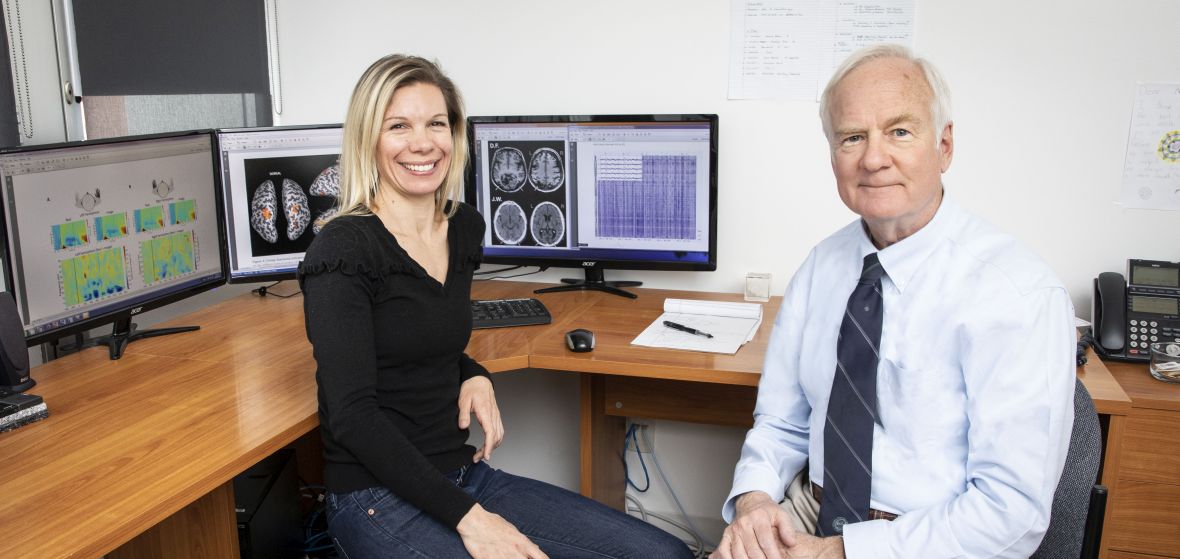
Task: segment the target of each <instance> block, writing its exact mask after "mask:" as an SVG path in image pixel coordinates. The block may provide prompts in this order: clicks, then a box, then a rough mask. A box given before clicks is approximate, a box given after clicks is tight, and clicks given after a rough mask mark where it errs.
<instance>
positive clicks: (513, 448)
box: [278, 0, 1180, 519]
mask: <svg viewBox="0 0 1180 559" xmlns="http://www.w3.org/2000/svg"><path fill="white" fill-rule="evenodd" d="M1177 21H1180V3H1177V2H1175V1H1172V0H1127V1H1124V2H1119V3H1115V2H1103V1H1098V0H1079V1H1071V2H1065V1H1042V2H1029V1H1015V0H995V1H991V2H965V1H958V0H955V1H947V0H941V1H936V0H919V1H918V4H917V19H916V28H915V37H916V39H915V45H916V48H917V51H918V52H919V54H921V55H923V56H925V57H927V58H929V59H930V60H932V61H933V62H934V63H935V64H936V65H938V66H939V67H940V68H941V69H942V70H943V72H944V73H945V75H946V77H947V79H948V81H949V83H950V86H951V89H952V91H953V93H954V121H955V131H956V138H957V140H958V142H957V146H956V147H957V149H956V158H955V161H954V165H953V166H952V167H951V171H950V172H949V173H948V174H947V175H946V177H945V182H946V185H947V189H948V190H949V191H950V192H951V193H952V194H953V195H954V196H956V197H957V198H958V199H959V200H960V201H961V202H962V204H963V205H965V206H966V207H968V208H971V209H973V210H975V211H976V212H978V213H980V214H982V215H984V216H985V217H987V218H988V219H990V220H992V221H993V222H995V223H996V224H998V225H999V226H1000V227H1002V228H1004V229H1006V230H1008V231H1010V232H1012V233H1013V234H1015V235H1016V236H1018V237H1019V238H1021V239H1023V240H1024V241H1025V242H1026V243H1028V244H1029V245H1030V246H1031V247H1032V248H1033V249H1034V250H1035V251H1036V252H1038V253H1039V254H1041V255H1042V256H1043V257H1044V258H1045V260H1046V261H1048V262H1049V264H1050V266H1052V268H1053V269H1054V270H1055V271H1056V272H1057V274H1058V275H1059V276H1060V277H1061V279H1062V280H1063V281H1064V282H1065V284H1066V286H1067V287H1068V288H1069V290H1070V292H1071V293H1072V294H1073V299H1074V303H1075V305H1076V306H1077V307H1078V309H1079V311H1078V312H1079V314H1080V315H1082V316H1088V314H1089V310H1088V309H1089V300H1090V293H1089V291H1090V283H1089V282H1090V280H1091V278H1093V277H1094V276H1095V275H1097V274H1098V273H1099V272H1102V271H1106V270H1123V269H1124V267H1125V262H1126V259H1127V258H1128V257H1135V258H1150V259H1160V260H1172V261H1176V260H1180V214H1178V213H1176V212H1158V211H1144V210H1124V209H1121V208H1120V207H1119V206H1118V205H1117V204H1116V201H1117V198H1118V193H1119V188H1120V180H1121V173H1122V166H1123V158H1124V150H1125V146H1126V138H1127V130H1128V125H1129V118H1130V114H1131V107H1132V103H1133V101H1134V95H1135V91H1136V82H1137V81H1156V80H1158V81H1171V82H1180V62H1177V58H1176V56H1175V54H1174V52H1175V48H1174V47H1175V37H1176V31H1175V29H1176V27H1175V26H1176V22H1177ZM278 22H279V38H280V41H279V43H280V45H281V47H280V49H279V54H280V57H281V65H282V94H283V100H284V102H283V106H284V114H283V115H282V116H281V119H282V122H283V123H284V124H298V123H312V122H338V121H340V120H341V119H342V118H343V114H344V109H345V105H346V102H347V98H348V94H349V92H350V91H351V88H352V86H353V84H354V83H355V80H356V78H357V77H358V76H359V74H360V73H361V71H363V70H364V68H365V67H366V66H367V65H368V64H369V63H371V62H372V61H373V60H375V59H376V58H378V57H379V56H382V55H384V54H387V53H391V52H407V53H414V54H420V55H423V56H427V57H435V58H437V59H438V60H439V61H440V62H441V63H442V64H443V66H444V67H445V69H446V70H447V71H448V72H449V73H450V74H451V76H452V77H453V78H454V79H455V81H456V82H457V83H458V84H459V86H460V87H461V88H462V90H463V91H464V94H465V96H466V98H467V107H468V111H469V113H470V114H549V113H556V114H566V113H574V114H577V113H651V112H713V113H717V114H719V115H720V120H721V146H720V162H719V169H720V196H721V198H720V216H719V230H720V241H719V243H718V244H719V251H720V257H719V267H718V270H717V271H716V272H713V273H651V272H643V273H624V272H614V273H611V274H610V275H611V277H612V278H615V279H624V278H637V279H642V280H643V281H645V282H647V285H649V286H656V287H670V288H681V289H693V290H711V291H732V292H736V291H740V289H741V286H742V278H743V277H744V275H745V273H746V272H748V271H769V272H772V273H773V274H774V280H773V287H772V289H773V291H774V292H775V293H781V291H782V290H783V289H784V288H785V286H786V282H787V280H788V279H789V277H790V275H791V273H792V272H793V271H794V269H795V267H796V266H798V264H799V262H800V261H801V260H802V259H803V258H804V257H805V256H806V254H807V251H808V250H809V249H810V247H811V246H812V245H813V244H815V243H816V242H817V241H819V240H820V239H822V238H823V237H824V236H826V235H827V234H828V233H830V232H831V231H833V230H835V229H836V228H838V227H839V226H840V225H842V224H844V223H846V222H847V221H849V220H850V219H852V217H853V216H852V214H850V213H849V212H848V210H846V209H845V208H844V207H843V206H842V205H841V203H840V202H839V199H838V198H837V197H836V195H835V190H834V188H833V180H832V176H831V171H830V167H829V163H828V154H827V149H826V144H825V142H824V139H823V137H822V134H821V132H820V127H819V119H818V118H817V116H816V105H815V103H810V102H784V101H771V100H765V101H761V100H759V101H729V100H727V99H726V93H727V92H726V89H727V77H728V72H729V68H728V48H729V3H728V2H726V1H719V0H643V1H635V0H629V1H622V0H600V1H598V2H577V3H575V2H554V1H537V0H534V1H526V0H500V1H497V2H486V1H476V0H463V1H457V0H452V1H448V2H435V3H427V2H413V3H411V2H394V1H388V0H367V1H352V2H327V1H323V0H321V1H314V0H291V1H284V2H280V3H279V10H278ZM571 273H572V272H571V271H567V272H566V273H565V274H562V273H561V272H552V271H551V272H548V273H547V274H545V275H543V276H540V278H541V279H548V280H552V279H554V278H557V277H561V276H562V275H570V274H571ZM576 273H577V274H580V272H576ZM514 374H516V373H514ZM519 375H521V376H519V377H503V378H502V379H501V378H500V377H498V382H499V387H500V388H499V391H500V395H501V398H502V400H503V401H504V403H505V409H506V410H507V414H508V421H509V422H510V424H512V423H515V422H522V425H527V427H523V428H520V429H515V430H514V429H511V428H510V430H509V442H508V443H507V444H506V446H505V448H504V449H502V451H501V454H500V455H498V456H497V462H499V463H500V465H507V466H506V467H508V468H509V469H515V468H514V466H519V470H523V472H522V473H528V474H532V475H536V476H537V477H541V478H543V479H549V480H550V481H554V482H555V483H559V484H561V485H566V486H567V487H573V486H572V485H569V484H570V483H572V480H573V479H574V478H572V477H571V476H572V475H573V474H572V473H571V472H576V467H577V462H576V453H574V451H573V450H572V447H570V446H569V442H568V441H569V439H570V438H571V437H576V426H577V423H576V416H575V415H571V414H576V407H567V408H564V409H558V408H555V407H552V406H542V405H540V403H539V402H542V401H544V400H545V399H548V398H554V397H555V396H554V395H553V394H554V393H557V396H556V398H559V399H563V401H564V400H569V399H571V398H573V397H574V396H573V395H576V386H577V385H576V383H575V382H572V381H568V380H561V381H557V380H549V379H548V378H547V377H545V376H544V373H538V372H528V373H519ZM563 378H564V377H563ZM522 379H524V380H522ZM537 383H540V386H541V389H540V390H541V391H542V393H538V392H537V390H538V388H537V386H538V384H537ZM538 406H540V407H538ZM571 410H573V411H571ZM534 414H536V415H534ZM537 416H541V417H544V418H546V419H547V420H552V421H547V422H548V423H549V424H550V426H549V427H546V430H545V431H544V432H541V431H538V430H537V429H540V427H539V425H541V424H542V423H546V422H542V421H535V418H536V417H537ZM571 417H574V418H575V419H573V420H571V419H570V418H571ZM554 429H556V430H557V431H554V432H550V431H552V430H554ZM513 431H515V432H513ZM666 433H671V434H670V435H669V436H665V434H666ZM521 435H523V437H522V438H524V439H525V442H524V443H521V441H520V440H519V439H518V438H516V437H519V436H521ZM741 435H742V433H741V431H740V430H736V429H721V428H714V429H706V428H701V427H698V426H686V425H678V424H674V423H667V422H664V423H660V425H659V426H658V428H657V433H656V436H657V439H658V442H657V443H656V447H657V452H659V453H660V456H661V457H662V458H663V462H664V466H665V467H666V469H667V470H668V473H669V475H670V477H672V478H673V483H674V484H675V485H676V486H677V487H678V488H680V489H679V490H678V491H680V492H682V497H683V498H684V500H685V501H686V506H687V507H688V508H689V509H690V513H692V514H694V515H699V516H701V517H713V518H714V519H715V518H716V517H717V516H718V515H717V510H718V508H719V507H720V499H721V498H722V497H723V496H724V494H725V491H726V490H727V488H728V484H729V476H730V473H731V471H732V465H733V463H734V462H735V461H736V458H737V451H738V448H739V445H740V440H741ZM555 445H556V446H555ZM554 448H562V449H565V451H562V452H554V451H553V449H554ZM702 450H705V451H703V452H702ZM567 451H568V452H569V453H571V454H569V455H566V453H567ZM632 456H633V455H632ZM538 464H543V465H544V466H543V467H538ZM644 499H645V502H648V503H649V504H651V506H653V508H658V509H661V510H662V511H670V510H671V508H670V504H669V503H668V502H667V501H666V499H662V498H661V497H660V496H653V497H645V498H644Z"/></svg>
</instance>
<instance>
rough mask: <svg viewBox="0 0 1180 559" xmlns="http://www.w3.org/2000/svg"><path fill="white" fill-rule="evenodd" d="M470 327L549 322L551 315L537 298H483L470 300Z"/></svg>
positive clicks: (526, 324) (499, 326) (551, 319)
mask: <svg viewBox="0 0 1180 559" xmlns="http://www.w3.org/2000/svg"><path fill="white" fill-rule="evenodd" d="M471 317H472V318H473V319H474V321H475V323H474V324H473V325H472V328H503V327H505V326H529V325H532V324H549V323H550V322H552V321H553V317H551V316H550V315H549V309H546V308H545V305H543V304H542V303H541V302H540V301H538V300H537V299H532V298H529V299H484V300H472V301H471Z"/></svg>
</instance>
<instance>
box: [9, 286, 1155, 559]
mask: <svg viewBox="0 0 1180 559" xmlns="http://www.w3.org/2000/svg"><path fill="white" fill-rule="evenodd" d="M537 286H538V285H537V284H527V283H520V282H479V283H477V284H476V288H475V290H474V296H475V297H483V298H496V297H521V296H532V295H531V291H532V289H533V288H536V287H537ZM641 293H642V296H641V297H640V298H639V299H637V300H631V299H624V298H621V297H616V296H612V295H606V294H601V293H593V292H573V293H554V294H545V295H539V296H537V297H539V298H540V299H541V300H542V301H544V303H545V304H546V306H548V307H549V309H550V310H551V312H552V313H553V315H554V323H553V324H551V325H546V326H533V327H524V328H511V329H496V330H480V331H477V332H475V334H474V335H473V336H472V340H471V344H470V345H469V346H468V353H469V354H470V355H471V356H472V357H473V358H475V359H477V360H479V361H480V362H481V363H483V364H484V365H485V366H486V367H488V369H489V370H491V371H493V372H497V371H505V370H513V369H520V368H524V367H529V366H532V367H543V368H551V369H559V370H569V371H580V372H591V373H606V374H610V375H620V376H640V377H648V378H664V379H677V380H686V381H697V382H712V383H720V384H731V385H739V386H748V387H753V386H756V385H757V382H758V376H759V370H760V368H761V366H762V357H763V354H764V353H765V350H766V345H767V343H768V341H769V335H770V329H771V325H772V323H773V320H774V316H775V314H776V313H777V305H778V300H777V299H775V300H773V301H772V302H771V303H769V304H767V305H766V307H765V308H764V311H763V312H764V318H763V326H762V328H761V330H760V331H759V333H758V335H757V336H756V337H755V339H754V340H752V341H751V342H749V343H748V344H746V346H744V347H743V348H742V350H740V351H739V352H738V353H737V355H732V356H731V355H717V354H706V353H694V352H685V351H674V350H659V349H652V348H640V347H633V346H631V345H630V341H631V339H632V338H633V337H634V336H635V335H636V334H638V332H639V331H640V330H642V329H643V327H645V326H646V325H647V324H649V323H650V322H651V321H652V320H654V319H655V318H656V317H657V316H659V314H660V312H661V310H660V309H661V305H662V302H663V299H664V298H665V297H681V298H685V297H695V298H707V299H713V300H739V299H740V297H739V296H738V295H728V294H707V293H686V292H679V291H662V290H641ZM302 304H303V301H302V298H301V297H293V298H290V299H280V298H276V297H265V298H259V297H257V296H253V295H249V294H247V295H243V296H240V297H236V298H234V299H230V300H228V301H226V302H224V303H221V304H218V305H214V306H211V307H208V308H205V309H202V310H200V311H197V312H194V313H192V314H189V315H186V316H184V317H182V318H180V319H178V320H174V321H171V322H169V323H167V324H162V325H160V326H176V325H184V324H196V325H200V326H201V329H200V330H199V331H196V332H189V333H183V334H176V335H171V336H164V337H159V338H148V339H144V340H139V341H136V342H134V343H132V344H131V345H129V346H128V347H127V351H126V353H125V355H124V357H123V359H121V360H119V361H109V360H108V359H107V350H106V348H93V349H88V350H85V351H82V352H79V353H77V354H74V355H69V356H66V357H64V358H61V359H58V360H56V361H53V362H51V363H49V364H46V365H42V366H40V367H37V368H36V369H35V370H34V371H33V377H34V379H35V380H36V381H37V383H38V384H37V386H36V387H34V389H33V390H32V392H33V393H35V394H39V395H41V396H42V397H44V398H45V401H46V403H47V405H48V407H49V411H50V417H49V418H48V419H46V420H44V421H40V422H37V423H34V424H31V425H27V426H25V427H21V428H20V429H17V430H15V431H12V432H9V433H3V434H0V456H2V457H3V460H0V495H3V496H4V498H3V500H2V504H0V526H2V527H4V528H5V535H4V537H2V538H0V557H95V556H98V555H102V554H105V553H109V552H110V551H111V550H113V549H115V548H116V547H118V546H119V545H120V544H122V543H124V542H126V541H128V540H130V539H131V538H133V537H135V536H136V535H138V534H140V533H142V532H143V531H145V530H147V529H148V528H150V527H152V526H154V525H156V524H157V523H159V522H160V521H161V520H164V519H165V518H168V517H169V516H171V515H172V514H174V513H176V512H177V511H179V510H180V509H182V508H184V507H185V506H186V505H187V504H189V503H191V502H194V501H195V500H197V499H198V498H200V497H201V496H203V495H205V494H207V493H209V492H211V491H213V490H214V489H216V488H218V487H220V486H222V485H223V484H225V483H227V482H228V481H229V480H231V479H232V478H233V477H234V476H235V475H237V474H238V473H240V472H242V471H244V470H245V469H246V468H247V467H249V466H250V465H252V464H254V463H255V462H257V461H258V460H260V459H261V458H263V457H265V456H268V455H269V454H271V453H272V452H274V451H275V450H277V449H279V448H282V447H283V446H285V445H288V444H290V443H291V442H293V441H295V440H296V439H297V438H299V437H300V436H301V435H303V434H305V433H307V432H309V431H310V430H312V429H313V428H315V427H316V426H317V424H318V419H317V417H316V400H315V394H316V387H315V377H314V372H315V363H314V360H313V359H312V356H311V347H310V344H308V342H307V338H306V336H305V334H304V325H303V312H302ZM577 327H585V328H589V329H591V330H594V332H595V333H596V334H597V336H598V348H597V349H596V350H595V351H594V352H591V353H589V354H574V353H571V352H569V351H566V349H565V347H564V345H562V344H563V343H564V342H563V339H562V334H563V333H564V332H565V331H566V330H569V329H571V328H577ZM1092 362H1094V363H1098V364H1099V365H1098V366H1095V367H1093V368H1092V369H1091V368H1087V369H1085V371H1084V376H1083V379H1084V381H1085V382H1086V384H1087V386H1088V387H1090V391H1091V393H1092V394H1093V395H1094V398H1095V400H1096V402H1097V404H1098V408H1099V411H1100V412H1102V413H1125V412H1122V411H1120V410H1122V409H1123V408H1124V407H1127V408H1129V405H1130V404H1129V401H1128V400H1127V397H1126V394H1123V393H1122V390H1121V389H1119V388H1118V384H1117V383H1115V382H1113V379H1112V378H1111V376H1110V372H1109V371H1107V370H1106V368H1105V367H1101V366H1100V364H1101V362H1099V361H1098V360H1097V359H1094V360H1092ZM1079 374H1083V373H1079ZM1148 380H1149V381H1152V382H1156V381H1154V380H1152V379H1148ZM1158 384H1162V383H1158Z"/></svg>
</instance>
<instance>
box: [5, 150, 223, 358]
mask: <svg viewBox="0 0 1180 559" xmlns="http://www.w3.org/2000/svg"><path fill="white" fill-rule="evenodd" d="M201 135H204V136H207V137H208V138H209V147H210V157H211V163H212V169H213V191H214V199H215V205H216V206H217V212H216V214H217V224H216V230H217V237H218V239H217V246H218V256H219V259H220V263H221V273H220V274H219V275H218V277H216V278H211V279H209V280H208V281H204V282H202V283H199V284H196V285H190V286H188V287H185V288H184V289H181V290H179V291H174V292H169V293H160V294H159V295H158V296H153V297H151V298H149V299H148V300H146V301H137V302H136V303H135V304H134V305H126V306H121V307H120V308H117V309H115V310H112V311H107V312H105V313H103V314H101V315H96V316H90V317H89V318H85V319H82V320H80V321H77V322H74V323H72V324H70V325H68V326H63V327H60V328H57V329H55V330H50V331H46V332H42V333H39V334H33V335H26V336H25V344H26V345H27V346H29V347H32V346H34V345H37V344H41V343H46V342H52V341H54V340H59V339H61V338H64V337H66V336H71V335H74V334H79V333H82V332H85V331H87V330H92V329H94V328H98V327H101V326H105V325H107V324H114V323H115V322H117V321H119V320H130V319H131V318H133V317H135V316H137V315H139V314H141V313H144V312H147V311H150V310H153V309H158V308H160V307H163V306H166V305H170V304H172V303H175V302H177V301H181V300H184V299H188V298H190V297H192V296H194V295H198V294H200V293H204V292H206V291H209V290H211V289H213V288H216V287H219V286H222V285H225V283H226V278H227V277H228V275H229V260H228V254H227V252H226V243H225V227H224V224H225V219H226V216H225V213H224V205H223V204H222V200H221V187H220V185H219V184H218V180H219V176H220V167H219V164H218V159H219V157H218V154H219V152H218V151H217V150H216V147H217V143H216V136H215V134H214V130H212V129H201V130H185V131H178V132H164V133H159V134H140V135H135V136H119V137H114V138H101V139H96V140H81V141H73V142H58V143H52V144H38V145H30V146H15V147H5V148H0V155H10V154H18V153H34V152H39V151H48V150H55V149H73V148H82V147H89V146H98V145H109V144H121V143H130V142H138V141H144V140H148V141H151V140H160V139H172V138H184V137H189V136H201ZM0 187H2V185H0ZM8 241H9V239H8V209H7V208H0V243H2V244H3V245H4V248H3V250H4V263H3V264H4V282H5V284H4V285H5V288H6V290H7V291H11V292H15V290H16V282H15V277H14V271H13V268H12V258H13V255H12V247H11V245H10V243H9V242H8ZM21 330H22V331H23V330H24V327H23V326H22V327H21Z"/></svg>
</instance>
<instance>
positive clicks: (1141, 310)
mask: <svg viewBox="0 0 1180 559" xmlns="http://www.w3.org/2000/svg"><path fill="white" fill-rule="evenodd" d="M1126 277H1130V281H1127V280H1126V278H1125V277H1124V276H1123V275H1122V274H1120V273H1118V272H1103V273H1101V274H1099V275H1098V277H1097V278H1095V279H1094V303H1093V305H1094V306H1093V313H1092V314H1091V315H1090V316H1091V318H1092V322H1093V323H1094V341H1095V344H1096V345H1097V346H1098V347H1096V348H1095V349H1096V351H1098V352H1099V353H1100V354H1101V355H1102V356H1103V357H1109V358H1113V359H1119V360H1124V361H1147V360H1148V359H1149V356H1150V353H1149V351H1150V350H1149V349H1148V347H1149V345H1150V344H1151V343H1153V342H1167V341H1176V342H1180V262H1164V261H1159V260H1137V259H1131V260H1128V261H1127V276H1126Z"/></svg>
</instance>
